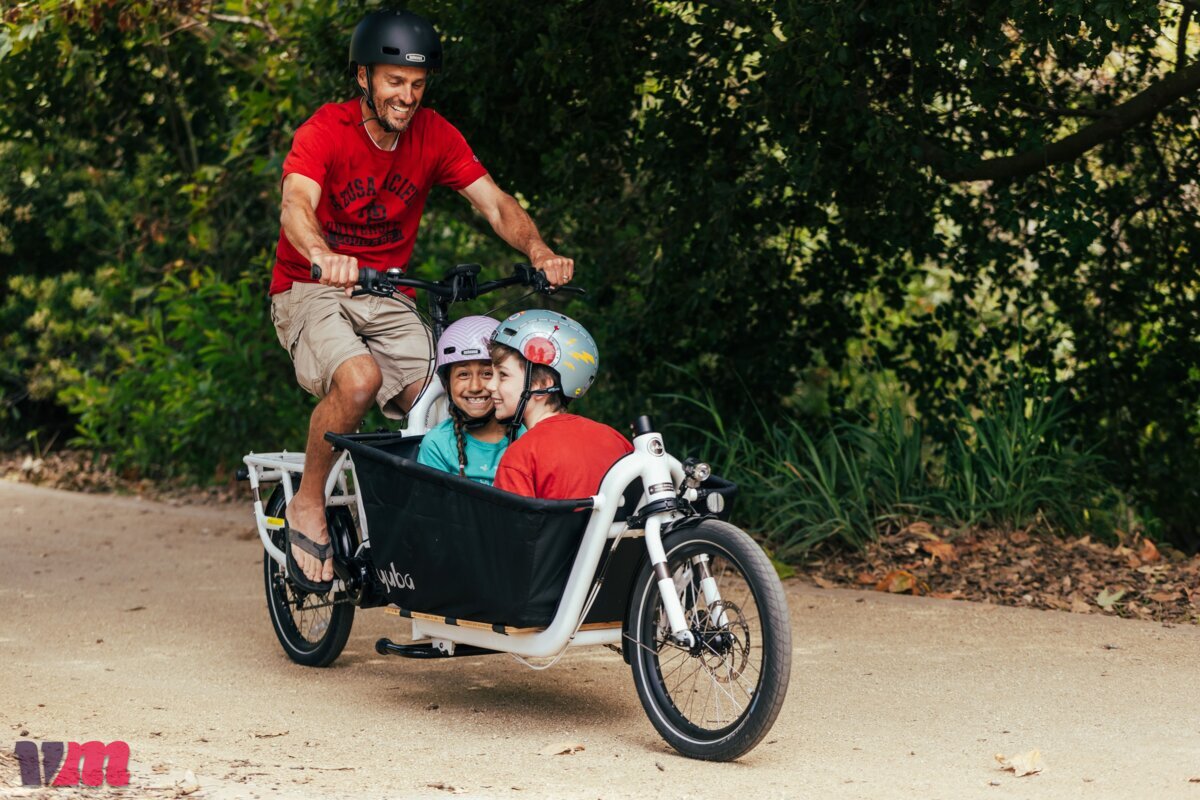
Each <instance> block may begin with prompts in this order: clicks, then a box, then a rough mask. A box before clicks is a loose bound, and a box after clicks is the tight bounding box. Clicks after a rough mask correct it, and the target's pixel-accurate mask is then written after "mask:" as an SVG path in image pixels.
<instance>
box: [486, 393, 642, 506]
mask: <svg viewBox="0 0 1200 800" xmlns="http://www.w3.org/2000/svg"><path fill="white" fill-rule="evenodd" d="M632 452H633V445H631V444H630V443H629V440H627V439H626V438H625V437H624V436H622V435H621V434H619V433H617V432H616V431H615V430H613V429H612V428H610V427H608V426H607V425H604V424H602V423H599V422H594V421H593V420H590V419H587V418H585V417H580V416H576V415H575V414H555V415H554V416H553V417H546V418H545V419H543V420H542V421H541V422H539V423H537V424H536V425H534V426H533V428H532V430H530V431H529V432H528V433H526V434H525V435H524V436H522V437H521V438H519V439H517V440H516V441H515V442H513V443H512V444H510V445H509V446H508V449H507V450H505V451H504V456H503V457H502V458H501V459H500V466H498V467H496V483H495V486H496V488H497V489H503V490H504V491H506V492H515V493H516V494H523V495H525V496H526V497H540V498H542V499H545V500H575V499H577V498H581V497H591V496H592V495H594V494H595V493H596V490H597V489H599V488H600V481H602V480H603V479H604V474H605V473H606V472H608V468H609V467H611V466H612V465H613V463H614V462H615V461H616V460H617V459H618V458H620V457H621V456H623V455H625V454H626V453H632Z"/></svg>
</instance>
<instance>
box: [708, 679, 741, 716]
mask: <svg viewBox="0 0 1200 800" xmlns="http://www.w3.org/2000/svg"><path fill="white" fill-rule="evenodd" d="M708 678H709V680H710V681H711V682H712V685H713V686H715V687H717V688H718V689H720V690H721V694H724V695H725V696H726V697H728V698H729V702H731V703H733V706H734V708H737V709H738V714H741V713H742V709H741V708H740V707H739V706H738V704H737V699H736V698H734V696H733V694H732V693H731V692H730V691H729V690H728V689H726V688H725V687H724V686H722V685H721V682H720V681H719V680H717V676H716V675H715V674H713V672H712V670H708ZM717 697H718V698H719V697H720V695H717ZM720 707H721V703H720V700H719V699H718V701H717V708H718V709H720Z"/></svg>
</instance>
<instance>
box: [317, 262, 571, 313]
mask: <svg viewBox="0 0 1200 800" xmlns="http://www.w3.org/2000/svg"><path fill="white" fill-rule="evenodd" d="M480 269H481V267H480V266H479V265H478V264H459V265H458V266H456V267H453V268H452V269H450V270H449V271H447V272H446V274H445V276H443V278H442V279H441V280H440V281H427V280H423V279H421V278H409V277H406V276H405V275H404V271H403V270H401V269H399V268H397V267H392V268H390V269H386V270H377V269H372V268H371V267H360V268H359V270H358V285H359V286H360V287H361V288H359V289H358V290H356V291H355V292H354V294H356V295H359V294H372V295H376V296H379V297H390V296H392V295H393V294H394V293H395V291H396V289H397V288H399V287H409V288H412V289H422V290H424V291H426V292H429V293H430V294H431V295H433V296H434V297H437V298H439V299H440V300H443V301H445V302H450V303H453V302H457V301H460V300H474V299H475V298H476V297H479V296H481V295H485V294H487V293H488V292H494V291H496V290H497V289H503V288H504V287H506V286H528V287H530V288H532V289H533V290H534V291H537V292H540V293H542V294H547V295H550V294H557V293H559V292H565V293H568V294H580V295H582V294H587V292H586V291H585V290H583V289H580V288H578V287H576V286H560V287H558V288H555V287H553V286H551V285H550V281H549V280H547V279H546V273H544V272H542V271H541V270H535V269H534V268H533V267H532V266H530V265H529V264H514V265H513V274H512V275H511V276H509V277H507V278H500V279H499V280H494V281H487V282H485V283H478V282H477V281H476V278H477V276H478V275H479V270H480ZM310 274H311V275H312V279H313V280H320V279H321V267H320V266H319V265H318V264H313V265H312V270H311V272H310Z"/></svg>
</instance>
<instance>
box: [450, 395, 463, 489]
mask: <svg viewBox="0 0 1200 800" xmlns="http://www.w3.org/2000/svg"><path fill="white" fill-rule="evenodd" d="M450 418H451V419H452V420H454V440H455V441H456V442H458V477H460V478H465V477H466V476H467V415H466V414H464V413H463V411H462V409H460V408H459V407H458V406H457V405H455V404H454V401H453V400H452V401H450Z"/></svg>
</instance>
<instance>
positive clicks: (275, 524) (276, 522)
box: [267, 517, 287, 528]
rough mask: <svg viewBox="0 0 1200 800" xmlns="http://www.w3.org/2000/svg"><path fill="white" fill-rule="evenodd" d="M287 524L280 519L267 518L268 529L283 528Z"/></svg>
mask: <svg viewBox="0 0 1200 800" xmlns="http://www.w3.org/2000/svg"><path fill="white" fill-rule="evenodd" d="M286 524H287V523H286V522H284V521H283V519H281V518H280V517H267V527H268V528H282V527H283V526H284V525H286Z"/></svg>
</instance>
